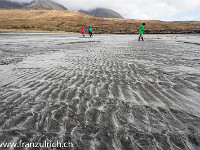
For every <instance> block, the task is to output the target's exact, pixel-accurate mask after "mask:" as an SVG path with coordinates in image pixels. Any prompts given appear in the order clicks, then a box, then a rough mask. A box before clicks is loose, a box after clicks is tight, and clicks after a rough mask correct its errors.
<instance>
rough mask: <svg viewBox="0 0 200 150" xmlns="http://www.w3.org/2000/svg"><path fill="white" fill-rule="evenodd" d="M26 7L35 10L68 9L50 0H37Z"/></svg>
mask: <svg viewBox="0 0 200 150" xmlns="http://www.w3.org/2000/svg"><path fill="white" fill-rule="evenodd" d="M25 9H34V10H67V8H65V7H64V6H62V5H60V4H58V3H55V2H53V1H50V0H35V1H33V2H32V3H31V4H30V5H28V6H27V7H25Z"/></svg>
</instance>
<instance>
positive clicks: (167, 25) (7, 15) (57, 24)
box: [0, 9, 200, 34]
mask: <svg viewBox="0 0 200 150" xmlns="http://www.w3.org/2000/svg"><path fill="white" fill-rule="evenodd" d="M143 22H145V23H146V26H145V28H146V29H147V30H146V31H145V32H146V33H200V21H185V22H180V21H178V22H164V21H158V20H135V19H123V18H101V17H95V16H91V15H88V14H85V13H81V12H77V11H71V10H20V9H16V10H6V9H3V10H1V11H0V31H11V30H12V31H13V30H14V31H21V30H25V31H28V30H29V31H30V30H31V31H51V32H52V31H65V32H74V33H80V32H81V28H85V29H87V28H88V26H89V25H91V26H92V27H93V32H94V33H116V34H120V33H126V34H130V33H131V34H132V33H138V28H139V27H140V25H141V24H142V23H143Z"/></svg>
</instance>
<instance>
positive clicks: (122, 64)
mask: <svg viewBox="0 0 200 150" xmlns="http://www.w3.org/2000/svg"><path fill="white" fill-rule="evenodd" d="M67 36H68V37H67ZM0 38H1V39H0V40H1V43H2V45H1V47H0V48H1V56H2V57H1V62H2V64H4V65H0V67H1V69H0V73H1V74H3V75H4V76H3V77H2V76H1V79H2V80H1V82H0V83H1V88H0V94H1V97H0V114H1V115H0V128H1V131H0V142H5V141H6V142H19V141H20V140H23V141H27V142H44V141H45V140H51V141H52V140H54V141H56V140H59V141H60V142H66V141H71V142H72V143H73V144H74V146H75V147H74V149H80V150H90V149H91V150H92V149H97V150H106V149H108V150H114V149H115V150H141V149H142V150H150V149H151V150H157V149H159V150H162V149H163V150H179V149H180V150H188V149H190V150H196V149H199V148H200V110H199V105H200V104H199V100H200V99H199V97H200V90H199V85H200V59H199V58H200V51H199V49H200V46H199V45H198V41H197V40H196V39H197V38H199V36H198V35H190V36H185V35H167V36H166V35H146V39H145V42H138V41H137V36H135V35H96V36H95V37H94V38H91V39H90V38H87V39H83V38H79V37H78V35H74V34H72V35H68V34H13V35H12V34H4V35H3V36H1V37H0ZM13 39H15V40H13ZM41 39H42V41H41ZM5 64H7V65H5ZM69 149H70V148H69ZM71 149H72V148H71Z"/></svg>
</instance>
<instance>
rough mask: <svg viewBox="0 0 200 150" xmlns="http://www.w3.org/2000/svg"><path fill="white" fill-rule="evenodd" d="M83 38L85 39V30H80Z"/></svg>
mask: <svg viewBox="0 0 200 150" xmlns="http://www.w3.org/2000/svg"><path fill="white" fill-rule="evenodd" d="M82 34H83V37H85V30H84V29H83V28H82Z"/></svg>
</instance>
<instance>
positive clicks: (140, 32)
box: [139, 25, 146, 34]
mask: <svg viewBox="0 0 200 150" xmlns="http://www.w3.org/2000/svg"><path fill="white" fill-rule="evenodd" d="M145 30H146V29H145V28H144V25H141V26H140V30H139V34H143V32H144V31H145Z"/></svg>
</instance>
